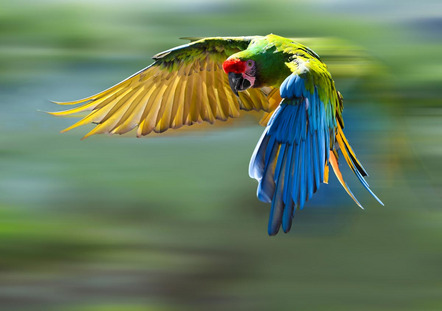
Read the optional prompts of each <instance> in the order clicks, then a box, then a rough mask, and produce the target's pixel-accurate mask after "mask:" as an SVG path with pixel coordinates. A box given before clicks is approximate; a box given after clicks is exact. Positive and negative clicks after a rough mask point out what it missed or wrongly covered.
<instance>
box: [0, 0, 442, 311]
mask: <svg viewBox="0 0 442 311" xmlns="http://www.w3.org/2000/svg"><path fill="white" fill-rule="evenodd" d="M441 12H442V5H441V2H440V1H419V2H415V1H400V2H398V1H395V0H383V1H378V0H376V1H373V0H371V1H370V0H364V1H350V0H334V1H323V0H309V1H282V0H272V1H221V0H220V1H211V2H206V1H202V0H188V1H177V0H175V1H167V0H164V1H141V0H138V1H137V0H127V1H121V2H120V1H109V0H107V1H105V0H89V1H85V0H82V1H68V0H65V1H55V0H45V1H23V0H14V1H5V0H1V1H0V130H1V131H0V158H1V160H0V309H1V310H33V311H34V310H61V311H65V310H66V311H77V310H87V311H89V310H90V311H98V310H99V311H102V310H103V311H104V310H106V311H107V310H110V311H113V310H127V311H132V310H226V309H230V310H282V309H290V310H291V309H293V310H442V243H441V239H442V211H441V206H442V195H441V193H442V182H441V179H440V175H441V173H442V164H441V162H442V161H441V160H442V158H441V156H442V107H441V103H442V87H441V85H442V37H441V34H442V13H441ZM268 33H275V34H279V35H282V36H290V37H297V38H307V39H305V41H303V42H304V43H306V44H307V45H309V46H310V47H312V48H313V49H314V50H316V52H318V53H319V54H320V55H322V56H323V58H324V60H325V61H326V62H327V63H328V64H329V68H330V71H331V72H332V74H333V76H334V78H335V80H336V84H337V87H338V89H340V90H341V92H342V93H343V95H344V97H345V105H346V108H345V110H344V118H345V120H346V134H347V137H348V138H349V140H350V142H351V143H352V145H353V147H354V149H355V150H356V152H357V154H358V156H359V158H360V160H361V161H362V163H364V165H365V167H366V168H367V170H368V171H369V173H370V174H371V175H370V177H369V178H368V181H369V183H370V185H371V186H372V189H373V190H374V191H375V192H376V193H377V194H378V195H379V197H380V198H381V199H382V200H383V201H384V203H385V207H381V206H379V205H377V203H376V201H375V200H374V199H372V198H371V197H370V195H369V194H368V193H366V192H365V190H364V189H363V187H362V186H361V185H360V184H359V183H358V182H357V180H356V178H354V176H352V175H351V174H350V173H349V172H348V170H346V169H344V174H345V177H346V179H347V182H348V183H349V185H350V187H351V188H352V189H353V192H354V193H355V194H356V195H357V196H358V197H359V199H360V201H361V202H362V203H363V205H364V206H365V210H364V211H363V210H360V209H358V208H357V206H356V205H355V204H354V203H353V202H352V201H351V199H350V198H349V197H348V196H347V195H346V194H345V192H344V190H343V189H341V187H340V185H339V184H338V183H337V181H336V179H335V178H334V176H332V177H331V178H330V179H331V180H330V184H329V185H325V186H323V187H322V188H321V189H320V190H319V191H318V193H317V194H316V195H315V197H314V199H313V200H311V201H310V202H309V203H308V205H307V208H305V209H304V210H302V211H300V212H298V213H297V215H296V217H295V220H294V226H293V228H292V230H291V232H290V233H289V234H282V233H280V234H279V235H278V236H276V237H268V236H267V230H266V228H267V217H268V212H269V206H268V205H266V204H263V203H261V202H259V201H258V200H257V198H256V196H255V191H256V183H255V181H254V180H251V179H249V177H248V175H247V168H248V161H249V158H250V155H251V153H252V151H253V149H254V146H255V144H256V142H257V140H258V138H259V136H260V134H261V132H262V130H263V129H262V128H261V127H259V126H258V125H257V122H256V119H255V118H254V117H250V116H249V117H244V118H241V119H239V120H235V121H234V122H231V124H230V125H231V126H229V127H227V126H208V127H204V128H203V130H194V131H189V130H187V131H176V132H174V131H169V132H168V133H167V134H164V135H161V136H160V135H156V136H152V137H147V138H143V139H136V138H134V135H129V137H108V136H104V135H103V136H96V137H92V138H89V139H87V140H85V141H80V138H81V137H82V136H83V135H84V134H85V133H86V132H87V131H88V128H80V129H77V130H74V131H71V132H69V133H66V134H59V131H60V130H61V129H63V128H65V127H67V126H68V125H70V124H72V123H73V122H74V119H63V118H54V117H51V116H49V115H46V114H44V113H43V112H41V111H54V110H57V109H59V107H57V106H56V105H54V104H51V103H50V102H49V100H60V101H65V100H73V99H77V98H81V97H85V96H88V95H91V94H93V93H96V92H98V91H100V90H102V89H104V88H107V87H108V86H110V85H113V84H114V83H116V82H118V81H119V80H122V79H123V78H125V77H126V76H129V75H130V74H132V73H133V72H135V71H138V70H139V69H141V68H143V67H145V66H147V65H148V64H149V63H150V56H151V55H154V54H155V53H157V52H159V51H162V50H165V49H168V48H171V47H173V46H176V45H179V44H183V43H184V41H182V40H179V39H178V38H179V37H183V36H226V35H229V36H235V35H255V34H259V35H265V34H268ZM89 129H90V127H89Z"/></svg>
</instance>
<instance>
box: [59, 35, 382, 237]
mask: <svg viewBox="0 0 442 311" xmlns="http://www.w3.org/2000/svg"><path fill="white" fill-rule="evenodd" d="M191 40H192V42H191V43H189V44H186V45H182V46H179V47H176V48H173V49H170V50H167V51H165V52H162V53H159V54H157V55H155V56H154V57H153V59H154V61H155V62H154V63H153V64H152V65H150V66H149V67H147V68H145V69H143V70H141V71H139V72H137V73H136V74H134V75H132V76H131V77H129V78H127V79H126V80H124V81H122V82H120V83H118V84H117V85H115V86H113V87H111V88H109V89H107V90H105V91H103V92H101V93H98V94H96V95H93V96H91V97H88V98H85V99H82V100H79V101H74V102H66V103H59V104H80V103H81V104H83V105H81V106H79V107H77V108H73V109H70V110H66V111H61V112H55V113H52V114H54V115H57V116H63V115H70V114H75V113H81V112H84V111H90V113H89V114H88V115H87V116H86V117H84V118H83V119H82V120H80V121H79V122H77V123H76V124H74V125H73V126H71V127H69V128H67V129H66V130H70V129H72V128H74V127H77V126H80V125H83V124H87V123H91V122H93V123H96V124H97V126H96V127H95V128H94V129H93V130H92V131H91V132H89V133H88V134H87V135H86V136H85V137H88V136H90V135H92V134H98V133H112V134H124V133H126V132H128V131H130V130H132V129H133V128H135V127H137V136H143V135H147V134H149V133H150V132H152V131H155V132H163V131H165V130H167V129H169V128H179V127H181V126H183V125H191V124H193V123H197V122H202V121H207V122H210V123H213V122H214V121H215V120H226V119H227V118H229V117H237V116H239V111H240V110H246V111H249V110H257V111H259V110H263V111H265V112H266V115H265V116H264V118H263V120H262V123H267V125H266V128H265V130H264V133H263V135H262V136H261V139H260V140H259V142H258V144H257V146H256V148H255V151H254V153H253V155H252V158H251V161H250V166H249V175H250V177H252V178H255V179H256V180H258V182H259V184H258V190H257V196H258V198H259V199H260V200H261V201H264V202H268V203H271V210H270V217H269V225H268V233H269V235H274V234H276V233H277V232H278V231H279V229H280V227H281V226H282V228H283V230H284V232H288V231H289V230H290V227H291V224H292V218H293V216H294V212H295V210H296V209H297V208H299V209H302V208H303V207H304V204H305V203H306V201H307V200H308V199H310V198H311V197H312V195H313V193H315V192H316V191H317V189H318V188H319V186H320V185H321V184H322V183H327V182H328V173H329V168H330V166H331V168H332V170H333V171H334V173H335V174H336V176H337V178H338V180H339V181H340V183H341V184H342V186H343V187H344V189H345V190H346V191H347V193H348V194H349V195H350V196H351V197H352V199H353V200H354V201H355V202H356V204H358V205H359V206H360V207H362V206H361V205H360V203H359V202H358V201H357V199H356V198H355V197H354V195H353V194H352V193H351V191H350V189H349V188H348V186H347V185H346V183H345V182H344V180H343V178H342V174H341V172H340V170H339V166H338V150H340V151H341V153H342V155H343V157H344V159H345V161H346V162H347V164H348V165H349V166H350V168H351V169H352V171H353V172H354V173H355V175H356V176H357V178H358V179H359V180H360V181H361V183H362V184H363V186H364V187H365V188H366V189H367V190H368V191H369V192H370V193H371V194H372V195H373V197H374V198H376V199H377V200H378V201H379V203H381V204H382V202H381V201H380V200H379V199H378V198H377V197H376V195H375V194H374V193H373V192H372V191H371V190H370V188H369V186H368V184H367V183H366V181H365V179H364V176H367V173H366V171H365V169H364V168H363V166H362V165H361V163H360V162H359V161H358V159H357V158H356V155H355V153H354V152H353V150H352V148H351V147H350V145H349V143H348V141H347V139H346V138H345V136H344V133H343V130H342V129H343V127H344V123H343V120H342V109H343V99H342V96H341V94H340V93H339V92H338V91H337V90H336V88H335V85H334V82H333V80H332V77H331V75H330V73H329V72H328V71H327V67H326V65H325V64H324V63H323V62H322V61H321V59H320V57H319V56H318V55H317V54H316V53H315V52H313V51H312V50H310V49H309V48H307V47H306V46H303V45H302V44H300V43H297V42H295V41H293V40H292V39H289V38H283V37H280V36H276V35H273V34H270V35H267V36H253V37H225V38H223V37H214V38H202V39H191ZM66 130H65V131H66Z"/></svg>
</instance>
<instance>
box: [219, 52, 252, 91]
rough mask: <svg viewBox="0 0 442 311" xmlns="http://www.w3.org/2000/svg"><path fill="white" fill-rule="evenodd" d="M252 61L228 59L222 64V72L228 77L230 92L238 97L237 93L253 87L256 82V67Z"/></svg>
mask: <svg viewBox="0 0 442 311" xmlns="http://www.w3.org/2000/svg"><path fill="white" fill-rule="evenodd" d="M255 65H256V64H255V61H254V60H251V59H249V60H245V61H243V60H240V59H238V58H228V59H227V60H226V61H225V62H224V63H223V69H224V72H225V73H227V74H228V75H229V84H230V88H231V89H232V91H233V92H234V93H235V94H236V96H238V91H244V90H247V89H248V88H250V87H253V86H254V84H255V81H256V66H255Z"/></svg>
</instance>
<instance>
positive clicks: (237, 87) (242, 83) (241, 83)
mask: <svg viewBox="0 0 442 311" xmlns="http://www.w3.org/2000/svg"><path fill="white" fill-rule="evenodd" d="M229 84H230V88H231V89H232V91H233V93H235V95H236V96H238V91H244V90H247V89H248V88H249V87H251V86H252V83H251V82H250V81H249V80H247V79H245V78H243V76H242V74H241V73H234V72H229Z"/></svg>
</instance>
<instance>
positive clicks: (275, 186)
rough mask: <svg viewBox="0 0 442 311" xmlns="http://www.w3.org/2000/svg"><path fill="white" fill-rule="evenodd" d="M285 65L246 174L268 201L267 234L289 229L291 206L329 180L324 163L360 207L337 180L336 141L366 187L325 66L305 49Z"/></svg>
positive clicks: (339, 177)
mask: <svg viewBox="0 0 442 311" xmlns="http://www.w3.org/2000/svg"><path fill="white" fill-rule="evenodd" d="M287 66H288V67H289V68H290V69H291V71H292V74H291V75H290V76H289V77H287V78H286V79H285V80H284V82H283V83H282V84H281V87H280V93H281V97H282V102H281V105H280V106H279V107H278V108H277V109H276V111H275V113H274V114H273V116H272V117H271V119H270V121H269V123H268V125H267V127H266V129H265V131H264V134H263V135H262V137H261V140H260V142H259V143H258V145H257V147H256V149H255V152H254V154H253V156H252V159H251V161H250V167H249V175H250V176H251V177H252V178H255V179H257V180H258V181H259V185H258V198H259V199H260V200H262V201H264V202H271V203H272V207H271V211H270V218H269V227H268V232H269V234H270V235H274V234H276V233H277V232H278V230H279V228H280V226H281V224H282V227H283V230H284V232H288V231H289V230H290V227H291V224H292V218H293V215H294V212H295V210H296V207H298V208H301V209H302V208H303V206H304V204H305V202H306V201H307V200H308V199H310V198H311V197H312V195H313V193H315V192H316V191H317V189H318V188H319V186H320V184H321V183H327V182H328V171H329V164H330V165H331V166H332V168H333V170H334V171H335V173H336V176H337V177H338V179H339V181H340V182H341V184H342V186H343V187H344V188H345V190H346V191H347V193H348V194H349V195H350V196H351V197H352V198H353V200H354V201H355V202H356V203H357V204H358V205H359V206H361V205H360V204H359V202H358V201H357V199H356V198H355V197H354V195H353V194H352V193H351V191H350V189H349V188H348V187H347V185H346V184H345V182H344V180H343V179H342V175H341V173H340V171H339V168H338V163H337V159H338V154H337V149H338V147H337V145H335V144H336V143H337V144H338V145H339V147H340V149H341V150H342V153H343V155H344V157H345V159H346V160H347V163H349V165H350V167H351V168H352V169H353V171H354V172H355V174H356V175H357V176H358V178H359V177H360V178H359V179H360V180H361V182H363V184H364V186H366V188H367V189H368V190H369V188H368V185H367V184H366V183H365V180H364V179H363V177H362V176H366V172H365V170H364V169H363V167H362V165H361V164H360V163H359V161H358V160H357V159H356V156H355V154H354V152H353V150H351V147H350V146H349V145H348V142H347V140H346V139H345V136H344V135H343V132H342V127H343V122H342V117H341V112H342V109H343V106H342V98H341V97H340V94H339V93H338V92H337V91H336V89H335V86H334V82H333V80H332V78H331V75H330V74H329V72H328V71H327V67H326V65H325V64H324V63H322V62H321V61H320V60H319V58H317V57H315V56H314V55H308V52H305V53H302V52H299V53H298V54H297V55H296V57H294V59H293V61H292V62H290V63H287ZM335 137H336V138H335ZM369 191H370V192H371V190H369ZM371 193H372V192H371ZM372 194H373V193H372ZM373 195H374V194H373ZM375 198H376V196H375ZM378 200H379V199H378ZM361 207H362V206H361Z"/></svg>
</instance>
